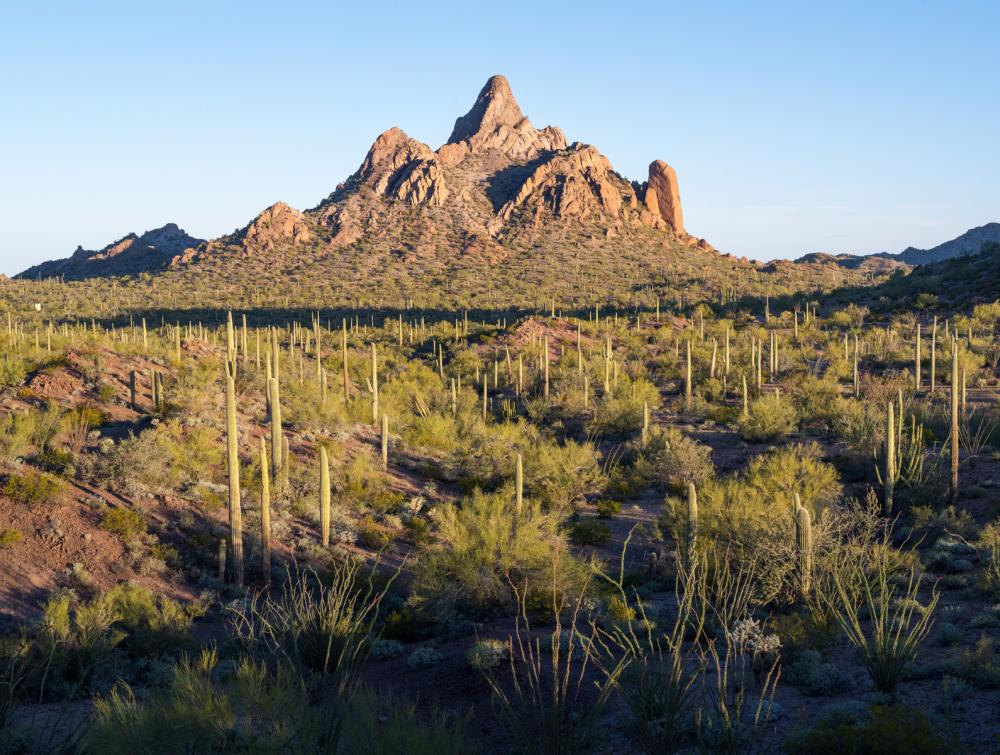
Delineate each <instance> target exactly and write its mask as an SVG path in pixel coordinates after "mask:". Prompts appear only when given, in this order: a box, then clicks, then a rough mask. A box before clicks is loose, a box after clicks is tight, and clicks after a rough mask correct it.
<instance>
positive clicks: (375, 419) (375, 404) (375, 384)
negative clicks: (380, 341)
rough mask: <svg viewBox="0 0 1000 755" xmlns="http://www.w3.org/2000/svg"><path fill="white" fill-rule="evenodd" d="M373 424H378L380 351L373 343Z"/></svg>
mask: <svg viewBox="0 0 1000 755" xmlns="http://www.w3.org/2000/svg"><path fill="white" fill-rule="evenodd" d="M372 424H373V425H377V424H378V353H377V351H376V349H375V344H374V343H373V344H372Z"/></svg>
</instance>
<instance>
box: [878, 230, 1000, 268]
mask: <svg viewBox="0 0 1000 755" xmlns="http://www.w3.org/2000/svg"><path fill="white" fill-rule="evenodd" d="M988 241H995V242H1000V223H987V224H986V225H981V226H979V227H978V228H970V229H969V230H968V231H966V232H965V233H963V234H962V235H961V236H958V237H957V238H954V239H952V240H951V241H945V242H944V243H943V244H938V245H937V246H935V247H931V248H930V249H915V248H914V247H912V246H911V247H908V248H907V249H905V250H904V251H902V252H900V253H899V254H894V255H887V256H892V257H895V258H897V259H899V260H901V261H903V262H905V263H907V264H908V265H926V264H927V263H928V262H940V261H942V260H948V259H953V258H955V257H964V256H966V255H969V254H979V250H980V249H981V248H982V246H983V244H984V243H986V242H988Z"/></svg>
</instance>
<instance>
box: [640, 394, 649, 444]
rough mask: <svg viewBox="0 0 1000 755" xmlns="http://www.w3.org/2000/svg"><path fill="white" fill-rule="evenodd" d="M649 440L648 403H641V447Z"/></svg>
mask: <svg viewBox="0 0 1000 755" xmlns="http://www.w3.org/2000/svg"><path fill="white" fill-rule="evenodd" d="M648 440H649V402H648V401H643V402H642V445H646V442H647V441H648Z"/></svg>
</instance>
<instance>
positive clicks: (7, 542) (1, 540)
mask: <svg viewBox="0 0 1000 755" xmlns="http://www.w3.org/2000/svg"><path fill="white" fill-rule="evenodd" d="M22 540H24V535H23V534H22V533H21V531H20V530H15V529H11V528H10V527H5V528H4V529H2V530H0V548H9V547H10V546H12V545H16V544H17V543H19V542H21V541H22Z"/></svg>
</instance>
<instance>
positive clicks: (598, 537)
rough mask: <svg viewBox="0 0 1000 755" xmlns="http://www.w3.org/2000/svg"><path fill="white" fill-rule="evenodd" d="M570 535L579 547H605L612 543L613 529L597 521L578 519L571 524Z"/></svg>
mask: <svg viewBox="0 0 1000 755" xmlns="http://www.w3.org/2000/svg"><path fill="white" fill-rule="evenodd" d="M569 535H570V537H571V538H572V539H573V542H575V543H577V544H578V545H604V544H605V543H608V542H610V541H611V528H610V527H609V526H608V525H606V524H605V523H604V522H602V521H599V520H597V519H578V520H576V521H575V522H571V523H570V525H569Z"/></svg>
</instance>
